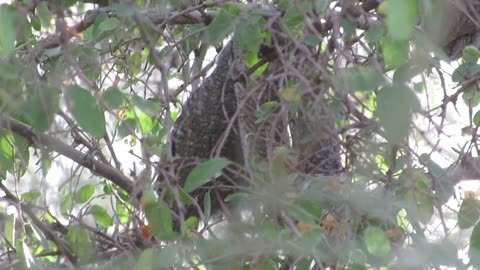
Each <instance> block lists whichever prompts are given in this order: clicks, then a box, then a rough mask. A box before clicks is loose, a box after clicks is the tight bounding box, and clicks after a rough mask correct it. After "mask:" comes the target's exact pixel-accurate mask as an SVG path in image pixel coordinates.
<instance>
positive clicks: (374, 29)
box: [365, 24, 385, 43]
mask: <svg viewBox="0 0 480 270" xmlns="http://www.w3.org/2000/svg"><path fill="white" fill-rule="evenodd" d="M384 36H385V26H384V25H380V24H372V25H370V27H369V28H368V30H367V32H366V33H365V39H367V41H368V42H370V43H373V42H377V41H380V40H381V39H382V38H383V37H384Z"/></svg>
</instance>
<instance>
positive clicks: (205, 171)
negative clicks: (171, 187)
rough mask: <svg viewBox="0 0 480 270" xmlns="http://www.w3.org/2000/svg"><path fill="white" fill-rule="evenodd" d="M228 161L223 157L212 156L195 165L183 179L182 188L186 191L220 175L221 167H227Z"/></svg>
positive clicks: (192, 189) (190, 190)
mask: <svg viewBox="0 0 480 270" xmlns="http://www.w3.org/2000/svg"><path fill="white" fill-rule="evenodd" d="M228 164H230V161H228V160H226V159H224V158H214V159H210V160H207V161H205V162H203V163H201V164H199V165H197V166H196V167H195V168H193V170H192V171H191V172H190V174H189V175H188V177H187V180H185V186H184V190H185V191H186V192H188V193H190V192H192V191H194V190H195V189H197V188H199V187H201V186H202V185H204V184H206V183H208V182H209V181H210V180H212V179H213V178H215V177H217V176H219V175H220V173H221V172H222V169H223V168H225V167H227V165H228Z"/></svg>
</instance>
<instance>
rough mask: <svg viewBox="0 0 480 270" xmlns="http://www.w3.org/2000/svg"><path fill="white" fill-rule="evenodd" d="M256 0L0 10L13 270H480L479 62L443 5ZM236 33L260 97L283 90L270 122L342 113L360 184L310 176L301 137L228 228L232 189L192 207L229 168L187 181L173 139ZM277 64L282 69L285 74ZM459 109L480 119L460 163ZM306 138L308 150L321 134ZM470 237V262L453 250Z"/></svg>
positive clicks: (349, 168) (211, 164)
mask: <svg viewBox="0 0 480 270" xmlns="http://www.w3.org/2000/svg"><path fill="white" fill-rule="evenodd" d="M110 2H112V3H110ZM114 2H115V3H114ZM117 2H118V3H117ZM243 2H245V1H221V0H218V1H193V0H178V1H177V0H171V1H162V0H159V1H145V0H136V1H107V0H98V1H94V0H90V1H86V0H85V1H81V0H69V1H58V0H48V1H34V0H15V1H13V0H12V1H11V3H10V2H9V3H8V4H2V5H1V6H0V32H1V33H2V34H1V35H0V60H1V64H0V111H1V113H0V127H1V130H0V178H1V181H0V189H1V190H2V191H3V193H4V196H3V197H2V199H3V200H2V204H1V205H0V206H1V207H0V212H1V215H0V221H1V222H0V223H1V225H2V226H0V229H1V230H2V235H3V239H2V240H1V241H0V244H1V245H0V247H1V256H0V268H1V269H17V268H20V269H22V268H27V269H29V268H34V269H54V268H69V267H80V266H82V267H85V268H86V269H90V268H91V269H97V268H98V269H110V268H112V269H117V268H120V269H132V268H134V269H184V268H189V269H191V268H194V269H262V270H267V269H325V268H326V267H336V269H440V268H441V267H451V268H455V269H463V268H465V269H466V268H468V267H469V266H472V267H477V268H480V261H479V259H478V258H480V255H479V253H480V222H479V218H480V201H479V199H478V194H476V193H475V192H469V193H466V194H465V195H464V196H463V197H462V198H461V201H460V202H459V205H460V207H459V210H458V215H456V216H453V217H450V219H451V220H453V221H454V222H453V225H452V222H449V221H451V220H447V217H445V215H444V213H445V211H448V209H449V207H448V206H447V201H448V200H449V199H450V198H451V197H452V196H453V195H455V194H456V192H455V189H454V186H455V184H457V182H458V181H459V180H461V179H460V178H462V177H461V176H460V177H457V176H458V175H457V174H456V172H457V171H458V170H455V169H457V168H461V169H463V168H464V162H466V161H468V160H471V153H472V152H477V154H478V149H479V148H478V144H477V142H478V136H477V135H478V127H479V123H480V109H479V106H478V105H479V103H480V94H479V92H478V86H477V78H478V77H479V75H480V64H478V59H479V58H480V51H479V50H478V49H477V48H476V47H475V46H467V47H466V48H465V49H464V53H463V57H462V58H461V59H460V60H458V63H457V62H454V61H451V62H450V59H449V58H448V57H449V55H448V54H446V53H445V52H443V51H442V49H443V48H442V44H438V42H437V40H435V39H434V38H432V37H431V35H430V33H429V32H428V31H427V29H430V25H429V24H435V23H441V20H442V19H443V18H438V16H436V14H435V13H434V12H432V10H435V9H436V8H437V6H438V5H440V2H441V1H437V0H386V1H373V0H358V1H349V0H339V1H334V0H316V1H310V0H297V1H287V0H279V1H264V2H265V3H263V5H253V4H251V3H243ZM247 2H251V1H247ZM275 20H278V21H275ZM278 34H280V36H281V37H282V39H283V40H282V42H286V43H289V44H290V46H291V47H288V49H289V51H282V49H285V50H287V49H286V48H287V46H286V47H285V48H280V47H279V45H278V44H281V42H278V40H277V38H278ZM229 39H232V40H233V41H234V42H236V44H238V46H239V47H240V49H241V50H242V52H243V53H244V56H245V59H243V60H245V62H246V63H247V65H248V68H249V70H248V72H249V73H248V76H249V82H250V83H251V85H253V86H259V85H268V84H269V83H270V82H271V81H272V80H275V81H277V83H278V84H277V86H279V87H278V89H276V93H275V95H276V96H277V97H278V98H277V99H275V100H269V101H266V102H263V103H262V104H258V106H257V107H256V108H255V111H254V112H253V115H254V116H255V117H256V119H255V124H258V125H261V124H262V123H268V122H273V123H275V122H276V121H277V120H278V121H277V122H281V121H280V120H279V119H285V118H288V121H290V123H293V122H295V120H296V119H300V116H301V115H305V114H306V115H307V116H312V118H314V116H316V115H317V114H318V111H322V112H323V113H324V112H325V110H323V109H324V108H319V107H318V103H316V102H317V101H318V100H323V101H325V104H326V106H325V107H326V108H327V111H328V113H324V114H325V115H330V116H332V117H333V119H335V126H336V127H335V128H332V129H333V130H329V134H328V135H329V136H331V137H335V138H337V139H336V141H337V144H338V146H339V147H341V149H342V165H343V167H344V172H343V173H342V174H335V175H318V174H313V173H308V172H305V171H301V170H300V169H298V168H300V167H301V166H303V164H302V162H305V157H304V156H302V153H300V152H297V151H295V145H293V144H288V143H287V145H282V146H277V147H275V148H274V149H268V151H269V153H268V155H267V156H268V159H267V160H259V161H258V162H252V163H254V164H249V165H251V166H252V167H253V169H252V168H251V172H254V173H252V174H251V176H250V178H249V179H248V181H249V182H250V184H251V185H250V186H249V188H247V189H240V190H239V191H238V192H237V193H234V194H230V195H229V196H227V197H226V198H223V201H225V202H229V203H231V202H236V203H237V204H238V205H239V209H241V210H238V211H237V212H241V214H239V213H237V212H235V209H234V210H232V212H233V213H231V215H230V222H223V223H220V224H215V223H218V220H219V217H218V214H216V213H214V210H215V209H212V208H214V207H215V205H214V204H213V201H214V199H216V197H215V196H216V194H215V192H213V191H208V192H207V193H206V194H205V196H203V197H202V198H201V199H199V198H195V197H193V196H192V195H191V194H193V193H192V192H193V191H195V190H197V189H200V188H202V187H203V186H204V185H205V184H208V183H210V182H211V181H212V180H213V179H214V178H215V177H216V176H218V175H219V174H221V173H222V170H223V171H225V170H228V169H229V168H230V167H231V165H232V164H230V163H231V162H230V161H228V160H226V159H224V158H222V157H212V159H210V160H207V161H202V162H201V163H198V164H197V163H196V164H194V165H196V166H195V168H194V169H193V170H192V172H191V173H190V175H189V176H188V177H187V178H186V179H185V181H184V184H183V185H177V184H176V182H175V181H177V180H178V179H177V180H175V179H176V178H175V172H176V171H175V169H174V167H173V166H174V164H176V161H177V157H175V156H172V152H171V138H170V136H169V134H170V131H171V129H172V125H173V123H174V121H175V120H176V118H177V116H178V115H179V113H181V111H180V109H179V108H180V106H179V105H181V104H182V101H183V100H185V99H186V98H188V95H189V91H190V90H192V89H195V88H196V87H197V86H198V85H199V84H200V83H201V82H202V79H203V78H205V76H206V74H208V71H209V69H210V68H211V67H212V65H213V64H210V60H211V58H212V57H213V54H214V53H213V52H214V50H212V49H213V48H216V49H217V51H218V49H219V48H220V47H221V46H222V44H223V43H225V42H226V40H229ZM285 40H286V41H285ZM272 53H273V55H274V57H271V54H272ZM272 58H274V59H272ZM275 60H279V61H280V62H281V63H282V65H281V66H282V72H280V73H277V74H274V75H275V76H273V75H272V76H269V75H271V74H268V72H269V68H270V66H269V64H270V63H273V62H274V61H275ZM302 61H303V62H302ZM448 63H451V66H453V67H454V70H453V72H452V74H451V75H450V74H448V72H445V71H444V67H445V66H446V65H447V64H448ZM271 66H273V64H272V65H271ZM272 78H273V79H272ZM436 79H439V80H440V81H441V83H440V86H439V83H437V84H435V83H432V81H434V80H436ZM445 80H451V81H452V82H453V83H455V84H452V85H447V84H446V83H445ZM323 85H326V88H324V89H320V90H318V89H319V88H321V87H323ZM253 86H252V87H253ZM459 96H462V98H461V99H459V98H458V97H459ZM451 105H453V106H451ZM457 106H458V108H464V109H465V108H466V109H465V111H467V113H468V115H463V116H462V117H463V119H464V120H465V121H466V122H465V126H462V127H460V129H461V134H459V137H460V140H459V141H458V145H455V146H453V147H452V149H453V151H454V152H455V155H454V156H456V158H455V161H452V160H449V161H450V163H451V164H452V165H453V166H452V167H451V168H443V167H442V166H440V165H439V161H438V159H439V157H440V156H441V154H443V152H444V151H451V149H449V148H450V146H445V145H444V143H443V141H442V140H441V139H442V138H443V136H444V134H445V133H446V129H447V127H446V126H447V123H448V121H449V117H450V116H452V115H454V114H455V113H456V112H455V110H454V109H456V108H457ZM282 117H284V118H282ZM307 118H308V117H307ZM313 123H314V125H313V126H314V127H315V126H322V124H321V122H316V120H314V121H313ZM299 126H300V125H298V126H296V125H294V124H290V125H289V129H290V131H291V134H292V137H294V135H295V134H296V133H301V134H300V137H301V138H302V140H301V141H302V142H303V139H305V140H307V139H308V140H309V139H310V138H311V137H313V138H315V137H317V136H323V135H319V134H318V133H315V132H311V133H309V132H306V130H301V129H300V127H299ZM460 129H459V130H460ZM307 130H308V131H311V130H310V129H307ZM299 131H300V132H299ZM330 133H331V134H330ZM271 136H272V137H274V135H271ZM435 140H436V141H435ZM125 149H126V150H125ZM469 158H470V159H469ZM237 165H238V164H237ZM59 168H64V169H65V170H64V171H61V170H60V169H59ZM67 168H68V169H67ZM465 173H467V172H465ZM467 174H468V173H467ZM474 175H475V174H474ZM476 176H478V173H477V174H476ZM298 179H302V181H299V180H298ZM39 180H40V181H39ZM157 180H158V181H157ZM299 182H300V183H301V184H299ZM158 190H160V191H158ZM157 191H158V192H157ZM199 200H201V202H199ZM172 201H175V202H176V203H177V205H178V204H179V205H185V206H194V207H196V208H199V210H200V212H201V214H200V215H199V216H195V215H191V213H184V212H181V211H175V210H178V207H177V209H174V208H175V207H172V203H171V202H172ZM180 208H181V207H180ZM180 210H181V209H180ZM180 212H181V214H179V213H180ZM225 216H228V215H225ZM232 216H233V217H232ZM447 221H448V222H447ZM439 222H440V224H443V227H434V224H438V223H439ZM432 227H434V228H435V229H434V231H433V234H432V233H431V228H432ZM439 228H440V229H439ZM472 228H473V232H472V233H471V237H470V238H469V239H467V241H466V242H467V244H468V249H465V246H464V244H465V243H463V242H455V241H454V240H455V239H454V238H453V237H451V234H452V231H458V230H468V229H472ZM464 249H465V250H464ZM461 252H464V253H468V255H469V256H467V258H463V257H461V256H459V255H458V254H459V253H461Z"/></svg>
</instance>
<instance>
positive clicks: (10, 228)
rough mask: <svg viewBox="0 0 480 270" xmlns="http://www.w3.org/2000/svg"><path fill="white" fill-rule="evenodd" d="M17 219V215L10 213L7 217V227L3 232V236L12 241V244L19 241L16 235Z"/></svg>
mask: <svg viewBox="0 0 480 270" xmlns="http://www.w3.org/2000/svg"><path fill="white" fill-rule="evenodd" d="M15 221H16V220H15V215H13V214H12V215H8V216H7V217H6V218H5V227H4V229H3V232H2V233H3V237H4V238H5V240H7V241H8V242H9V243H10V245H13V244H14V243H15V241H17V239H16V235H15Z"/></svg>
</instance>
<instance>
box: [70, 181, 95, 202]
mask: <svg viewBox="0 0 480 270" xmlns="http://www.w3.org/2000/svg"><path fill="white" fill-rule="evenodd" d="M94 192H95V186H94V185H91V184H88V185H85V186H83V187H81V188H80V189H79V190H78V191H77V192H75V194H74V195H73V199H74V200H75V202H76V203H86V202H87V201H88V200H89V199H90V198H91V197H92V196H93V193H94Z"/></svg>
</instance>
